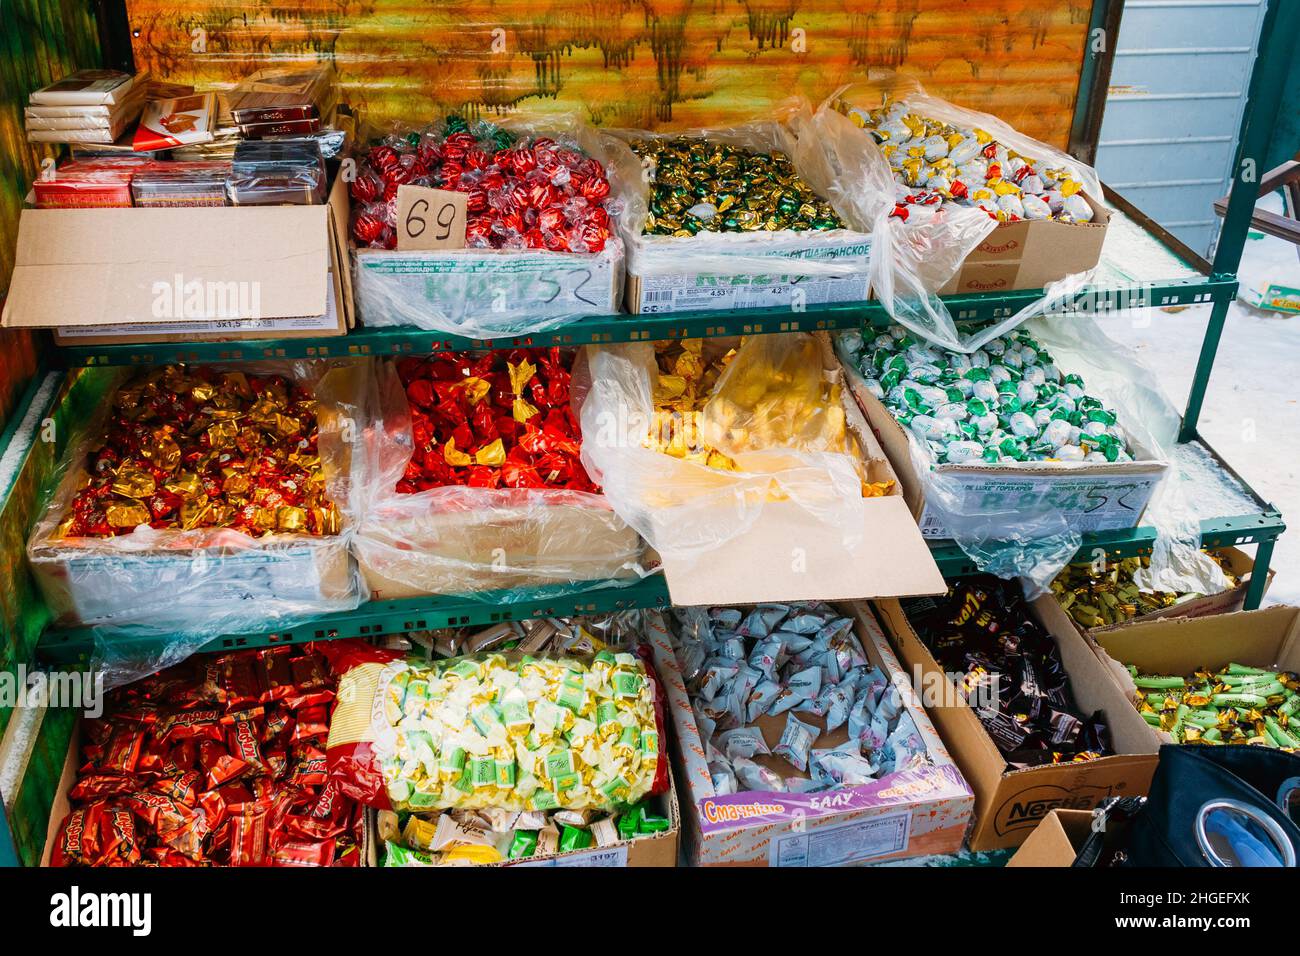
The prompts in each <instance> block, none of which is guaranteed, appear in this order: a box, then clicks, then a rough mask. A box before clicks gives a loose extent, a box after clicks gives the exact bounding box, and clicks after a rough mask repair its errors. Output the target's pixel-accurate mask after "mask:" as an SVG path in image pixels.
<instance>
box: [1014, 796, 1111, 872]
mask: <svg viewBox="0 0 1300 956" xmlns="http://www.w3.org/2000/svg"><path fill="white" fill-rule="evenodd" d="M1092 819H1093V818H1092V814H1091V813H1089V812H1088V811H1087V810H1053V811H1052V812H1051V813H1049V814H1048V815H1047V816H1045V817H1043V819H1042V822H1041V823H1039V824H1038V826H1036V827H1034V829H1033V831H1032V832H1031V833H1030V834H1029V836H1027V837H1026V838H1025V842H1024V843H1022V844H1020V849H1018V850H1016V852H1015V853H1014V854H1012V856H1011V859H1009V860H1007V866H1034V867H1042V866H1073V865H1074V858H1075V857H1077V856H1078V855H1079V850H1081V849H1082V848H1083V844H1084V842H1085V841H1086V840H1087V839H1088V837H1089V836H1090V835H1091V834H1092Z"/></svg>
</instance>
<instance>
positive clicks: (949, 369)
mask: <svg viewBox="0 0 1300 956" xmlns="http://www.w3.org/2000/svg"><path fill="white" fill-rule="evenodd" d="M840 347H841V351H842V352H843V353H844V354H845V355H846V356H847V357H848V358H849V360H850V361H851V362H852V363H853V365H854V367H855V368H856V369H857V371H858V372H859V373H860V374H861V375H862V376H863V378H864V379H865V380H866V386H867V389H868V390H869V391H870V392H871V393H872V394H873V395H875V396H876V398H878V399H880V401H881V402H883V403H884V405H885V407H886V408H888V409H889V411H890V413H891V414H892V415H893V416H894V417H895V418H896V419H897V420H898V422H899V423H900V424H901V425H903V426H904V427H905V428H908V429H910V430H911V431H912V433H913V434H914V435H915V436H916V437H917V439H918V440H920V441H923V442H924V443H925V444H926V446H927V447H928V448H929V451H930V454H931V456H932V458H933V460H934V461H935V462H936V463H937V464H961V463H970V462H984V463H986V464H1011V463H1021V462H1027V461H1091V462H1118V461H1132V460H1133V457H1132V455H1131V454H1130V452H1129V450H1128V446H1127V444H1126V442H1125V439H1124V435H1123V434H1122V433H1121V432H1120V431H1119V429H1118V428H1117V426H1116V415H1115V412H1114V411H1112V410H1111V409H1109V408H1107V407H1106V406H1105V405H1104V404H1103V403H1102V401H1101V400H1100V399H1098V398H1096V397H1094V396H1092V395H1089V394H1088V393H1087V391H1086V390H1085V388H1084V382H1083V379H1082V378H1081V377H1079V376H1078V375H1067V374H1063V373H1062V372H1061V370H1060V369H1058V368H1057V367H1056V365H1055V363H1054V362H1053V361H1052V356H1051V355H1050V354H1049V353H1048V352H1047V351H1046V350H1045V349H1044V348H1043V347H1042V346H1041V345H1039V343H1038V342H1037V341H1035V340H1034V338H1033V336H1031V335H1029V334H1028V333H1027V332H1025V331H1023V330H1022V329H1015V330H1013V331H1011V332H1009V333H1007V334H1006V335H1003V336H1001V337H1000V338H996V339H993V340H991V341H989V342H987V343H986V344H985V345H984V347H983V348H981V349H978V350H977V351H975V352H972V353H969V354H967V353H963V352H952V351H949V350H948V349H945V348H942V347H941V346H937V345H934V344H933V343H930V342H926V341H925V340H923V339H920V338H918V337H917V336H915V335H913V334H912V333H911V332H909V331H908V330H907V329H905V328H903V327H902V326H899V325H895V326H891V327H890V328H889V329H886V330H884V331H881V332H878V333H873V332H872V331H867V332H866V333H865V334H864V333H860V332H845V333H843V334H842V336H841V340H840Z"/></svg>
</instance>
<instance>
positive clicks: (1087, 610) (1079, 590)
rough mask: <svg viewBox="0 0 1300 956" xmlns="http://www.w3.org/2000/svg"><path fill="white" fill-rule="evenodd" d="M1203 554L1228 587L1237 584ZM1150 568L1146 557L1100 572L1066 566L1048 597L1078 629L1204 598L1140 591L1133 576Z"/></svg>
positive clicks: (1084, 565)
mask: <svg viewBox="0 0 1300 956" xmlns="http://www.w3.org/2000/svg"><path fill="white" fill-rule="evenodd" d="M1206 553H1207V554H1208V555H1209V556H1210V558H1212V559H1213V560H1214V561H1215V563H1217V564H1218V565H1219V567H1220V569H1222V571H1223V573H1224V575H1225V576H1227V578H1228V582H1229V584H1230V586H1231V587H1234V588H1235V587H1237V585H1238V584H1239V581H1238V580H1237V577H1236V575H1234V574H1233V573H1232V571H1231V570H1230V569H1229V568H1228V566H1227V564H1226V563H1225V561H1224V558H1223V557H1222V556H1221V555H1219V554H1217V553H1216V552H1213V551H1209V552H1206ZM1150 566H1151V559H1150V558H1147V557H1141V558H1123V559H1121V560H1119V561H1112V562H1109V563H1108V564H1106V565H1105V567H1104V568H1102V569H1101V570H1096V569H1094V567H1093V565H1092V563H1091V562H1088V561H1080V562H1076V563H1074V564H1067V565H1066V566H1065V568H1064V570H1062V571H1061V573H1060V574H1058V575H1057V576H1056V580H1054V581H1053V582H1052V593H1053V594H1055V595H1056V600H1057V601H1058V602H1059V603H1060V605H1061V607H1062V608H1064V609H1065V610H1066V611H1067V612H1068V613H1069V614H1070V616H1071V617H1073V618H1074V620H1075V621H1076V622H1077V623H1078V624H1079V625H1080V626H1081V627H1105V626H1107V625H1110V624H1122V623H1124V622H1126V621H1131V620H1133V619H1135V618H1138V617H1141V616H1142V615H1144V614H1150V613H1151V612H1152V611H1159V610H1163V609H1164V608H1167V607H1173V606H1174V605H1175V604H1181V603H1182V602H1183V601H1191V600H1194V599H1196V598H1198V597H1204V595H1202V594H1200V593H1197V592H1189V593H1187V594H1175V593H1173V592H1171V591H1143V590H1141V589H1140V588H1139V587H1138V585H1137V582H1136V581H1134V580H1133V574H1134V572H1135V571H1137V570H1139V569H1141V568H1149V567H1150Z"/></svg>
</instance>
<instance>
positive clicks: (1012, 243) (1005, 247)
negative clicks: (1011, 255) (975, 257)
mask: <svg viewBox="0 0 1300 956" xmlns="http://www.w3.org/2000/svg"><path fill="white" fill-rule="evenodd" d="M1019 248H1020V243H1018V242H1016V240H1014V239H1008V240H1007V241H1006V242H1004V243H1003V244H1002V245H1000V246H995V245H993V243H991V242H986V243H984V244H983V245H982V246H980V247H979V251H980V252H1009V251H1010V250H1012V249H1019Z"/></svg>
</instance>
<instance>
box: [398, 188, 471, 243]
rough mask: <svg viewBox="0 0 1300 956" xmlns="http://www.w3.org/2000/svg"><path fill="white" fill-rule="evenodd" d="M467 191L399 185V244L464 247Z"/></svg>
mask: <svg viewBox="0 0 1300 956" xmlns="http://www.w3.org/2000/svg"><path fill="white" fill-rule="evenodd" d="M466 198H467V196H466V194H465V193H458V192H453V191H451V190H449V189H430V188H428V187H427V186H398V187H397V248H398V249H402V250H413V249H464V248H465V200H466Z"/></svg>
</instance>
